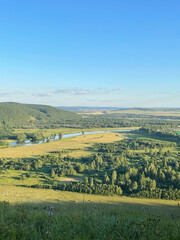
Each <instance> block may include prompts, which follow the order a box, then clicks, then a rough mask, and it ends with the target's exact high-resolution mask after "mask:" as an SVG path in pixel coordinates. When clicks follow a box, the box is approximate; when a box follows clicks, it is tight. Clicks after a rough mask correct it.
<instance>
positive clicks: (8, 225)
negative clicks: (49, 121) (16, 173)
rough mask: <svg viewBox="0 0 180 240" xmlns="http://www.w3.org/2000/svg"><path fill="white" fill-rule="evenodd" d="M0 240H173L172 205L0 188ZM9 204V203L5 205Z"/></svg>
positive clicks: (178, 224) (179, 219) (179, 225)
mask: <svg viewBox="0 0 180 240" xmlns="http://www.w3.org/2000/svg"><path fill="white" fill-rule="evenodd" d="M0 191H1V192H2V194H1V195H0V201H1V202H0V215H1V218H0V236H1V239H2V240H7V239H8V240H11V239H17V240H22V239H23V240H26V239H30V240H31V239H32V240H41V239H53V240H54V239H57V240H59V239H62V240H70V239H75V240H93V239H94V240H105V239H108V240H109V239H112V240H116V239H118V240H121V239H122V240H135V239H140V240H144V239H149V240H151V239H153V240H156V239H158V240H159V239H161V240H169V239H172V240H178V239H179V237H180V211H179V209H178V206H177V202H176V201H167V200H166V201H165V200H152V199H151V200H149V199H135V198H133V199H132V198H127V197H104V196H94V195H89V194H88V195H86V194H79V193H72V192H63V191H53V190H42V189H28V188H21V187H2V186H1V187H0ZM6 201H9V202H10V203H11V204H9V203H8V202H6Z"/></svg>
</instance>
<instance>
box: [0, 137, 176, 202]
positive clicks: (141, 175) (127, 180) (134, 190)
mask: <svg viewBox="0 0 180 240" xmlns="http://www.w3.org/2000/svg"><path fill="white" fill-rule="evenodd" d="M176 147H177V143H175V142H169V141H161V140H155V139H149V138H136V139H127V140H123V141H120V142H115V143H108V144H102V143H99V144H95V145H94V147H93V148H92V150H93V151H95V152H96V154H93V155H91V156H89V157H84V158H80V159H76V158H72V157H68V156H66V157H62V156H63V155H62V152H56V153H54V154H49V155H46V156H42V157H40V158H38V159H34V160H33V161H32V160H22V159H13V160H12V159H1V160H0V166H1V172H3V171H5V170H6V169H14V170H26V171H29V172H30V173H31V171H33V172H34V171H35V172H37V173H41V172H44V173H46V174H48V175H49V177H51V178H52V179H55V178H56V177H61V176H72V175H73V176H75V175H78V174H82V175H84V176H86V177H85V178H84V181H83V182H82V183H72V184H64V185H56V186H54V188H56V189H63V190H69V191H77V192H86V193H94V194H105V195H111V194H117V195H120V194H122V192H123V194H126V195H132V196H138V197H152V198H165V199H180V190H179V189H180V152H179V151H177V150H176ZM27 177H30V175H29V176H27Z"/></svg>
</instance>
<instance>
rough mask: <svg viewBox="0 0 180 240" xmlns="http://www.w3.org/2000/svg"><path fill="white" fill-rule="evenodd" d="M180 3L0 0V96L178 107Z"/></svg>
mask: <svg viewBox="0 0 180 240" xmlns="http://www.w3.org/2000/svg"><path fill="white" fill-rule="evenodd" d="M179 13H180V2H179V1H178V0H176V1H173V0H172V1H166V0H164V1H161V0H158V1H157V0H156V1H155V0H152V1H144V0H141V1H140V0H136V1H134V0H127V1H121V0H111V1H107V0H86V1H84V0H81V1H80V0H76V1H74V0H69V1H68V0H66V1H61V0H52V1H49V0H38V1H37V0H27V1H24V0H13V1H12V0H11V1H9V0H0V101H17V102H24V103H41V104H50V105H62V106H116V107H136V106H137V107H180V14H179Z"/></svg>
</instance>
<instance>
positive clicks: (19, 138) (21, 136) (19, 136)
mask: <svg viewBox="0 0 180 240" xmlns="http://www.w3.org/2000/svg"><path fill="white" fill-rule="evenodd" d="M26 138H27V136H26V134H24V133H19V134H17V136H16V139H17V142H18V143H23V142H25V141H26Z"/></svg>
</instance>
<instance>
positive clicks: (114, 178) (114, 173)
mask: <svg viewBox="0 0 180 240" xmlns="http://www.w3.org/2000/svg"><path fill="white" fill-rule="evenodd" d="M116 179H117V172H116V171H115V170H114V171H113V173H112V185H114V182H115V181H116Z"/></svg>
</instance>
